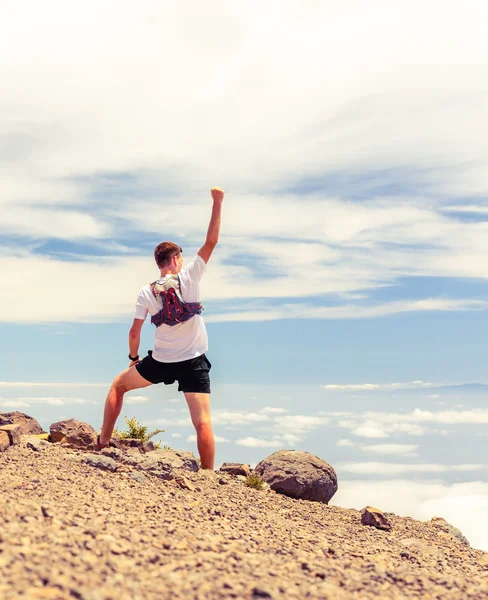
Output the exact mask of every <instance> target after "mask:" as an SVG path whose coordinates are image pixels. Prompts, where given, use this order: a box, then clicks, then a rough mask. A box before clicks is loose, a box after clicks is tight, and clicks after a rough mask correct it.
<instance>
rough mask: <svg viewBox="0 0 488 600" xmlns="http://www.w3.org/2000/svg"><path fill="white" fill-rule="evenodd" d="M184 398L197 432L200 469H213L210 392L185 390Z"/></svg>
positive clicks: (213, 452)
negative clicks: (201, 392)
mask: <svg viewBox="0 0 488 600" xmlns="http://www.w3.org/2000/svg"><path fill="white" fill-rule="evenodd" d="M185 398H186V402H187V404H188V408H189V409H190V416H191V420H192V423H193V426H194V427H195V431H196V433H197V447H198V453H199V454H200V461H201V463H202V469H213V468H214V460H215V441H214V435H213V431H212V423H211V422H210V394H199V393H194V392H185Z"/></svg>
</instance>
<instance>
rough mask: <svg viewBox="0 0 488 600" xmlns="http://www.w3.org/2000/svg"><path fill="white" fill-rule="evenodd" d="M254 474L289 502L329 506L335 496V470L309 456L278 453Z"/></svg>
mask: <svg viewBox="0 0 488 600" xmlns="http://www.w3.org/2000/svg"><path fill="white" fill-rule="evenodd" d="M254 472H255V473H256V474H257V475H259V476H260V477H261V478H262V479H264V481H266V483H269V485H270V487H271V489H272V490H274V491H275V492H278V493H279V494H284V495H285V496H290V498H298V499H301V500H312V501H315V502H323V503H325V504H328V503H329V501H330V499H331V498H332V496H333V495H334V494H335V493H336V492H337V475H336V472H335V471H334V469H333V468H332V467H331V466H330V465H329V464H328V463H326V462H325V460H322V459H321V458H318V457H317V456H314V455H313V454H310V453H308V452H303V451H297V450H279V451H278V452H275V453H273V454H271V455H270V456H268V457H267V458H265V459H264V460H262V461H261V462H260V463H258V464H257V465H256V468H255V469H254Z"/></svg>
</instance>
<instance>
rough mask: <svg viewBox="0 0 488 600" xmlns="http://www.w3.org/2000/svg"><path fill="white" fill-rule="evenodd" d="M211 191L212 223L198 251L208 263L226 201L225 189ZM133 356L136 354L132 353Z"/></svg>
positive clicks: (215, 242)
mask: <svg viewBox="0 0 488 600" xmlns="http://www.w3.org/2000/svg"><path fill="white" fill-rule="evenodd" d="M210 193H211V194H212V199H213V206H212V216H211V217H210V223H209V225H208V231H207V239H206V240H205V244H203V246H202V247H201V248H200V250H199V251H198V256H201V257H202V258H203V260H204V261H205V262H206V263H207V262H208V261H209V259H210V256H211V255H212V252H213V251H214V248H215V246H216V245H217V242H218V241H219V233H220V220H221V214H222V202H223V201H224V190H221V189H220V188H212V189H211V191H210ZM131 356H134V355H133V354H132V355H131Z"/></svg>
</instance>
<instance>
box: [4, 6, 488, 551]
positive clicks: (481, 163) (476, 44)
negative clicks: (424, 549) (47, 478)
mask: <svg viewBox="0 0 488 600" xmlns="http://www.w3.org/2000/svg"><path fill="white" fill-rule="evenodd" d="M487 19H488V5H487V4H486V2H484V1H482V0H466V2H464V3H462V4H461V3H459V2H454V1H447V2H446V1H443V2H439V1H437V0H430V1H429V2H427V3H426V2H419V1H416V0H410V1H409V2H405V1H403V0H398V1H397V2H395V3H392V2H388V1H386V0H371V1H370V2H367V3H365V2H361V1H360V0H344V1H343V2H340V3H338V2H329V1H327V0H322V1H320V2H319V1H314V0H310V2H308V3H306V5H304V4H303V3H301V2H298V1H289V0H279V1H271V0H270V1H269V2H267V3H264V4H263V3H262V2H260V3H258V2H257V1H254V0H248V1H247V2H245V3H244V2H240V3H239V2H233V3H229V2H225V1H224V0H221V1H217V0H209V1H208V2H205V3H196V2H194V3H189V4H188V3H186V4H185V5H175V4H174V3H169V2H166V1H162V2H156V1H149V0H140V1H139V2H137V3H135V2H128V1H123V0H122V1H120V0H119V1H117V2H113V1H110V0H106V1H104V2H102V3H100V2H93V1H91V0H87V1H85V2H83V3H77V4H76V3H75V4H74V3H65V2H64V3H63V2H59V1H55V0H46V1H45V2H43V3H37V2H33V1H29V0H18V1H17V2H16V3H9V4H8V3H4V4H2V5H0V83H1V89H2V94H1V95H0V159H1V160H0V181H1V184H0V205H1V216H0V275H1V281H2V283H1V286H0V336H1V339H2V342H3V343H2V344H1V347H0V364H1V365H2V366H3V369H1V370H0V411H10V410H21V411H23V412H26V413H27V414H30V415H32V416H34V417H35V418H37V419H38V420H39V421H40V422H41V424H42V425H43V426H44V427H45V428H48V427H49V424H50V423H52V422H54V421H57V420H61V419H63V418H77V419H80V420H84V421H86V422H88V423H90V424H92V425H93V426H94V427H96V428H98V427H99V426H100V424H101V419H102V412H103V404H104V400H105V396H106V393H107V390H108V387H109V385H110V382H111V381H112V379H113V377H114V376H115V375H116V374H117V373H119V372H120V371H121V370H123V369H125V368H126V366H127V359H126V357H127V353H128V347H127V333H128V329H129V327H130V324H131V322H132V318H133V312H134V304H135V299H136V297H137V293H138V291H139V289H140V287H141V286H142V285H144V284H146V283H147V282H149V281H152V280H153V279H154V278H155V277H156V276H157V274H158V273H157V270H156V269H155V265H154V264H153V260H152V251H153V248H154V246H155V245H156V244H158V243H159V242H161V241H163V240H171V241H174V242H176V243H178V244H179V245H180V246H182V247H183V250H184V257H185V259H186V260H188V258H190V257H191V256H192V255H194V254H195V253H196V252H197V251H198V248H199V247H200V246H201V245H202V244H203V242H204V239H205V233H206V228H207V225H208V219H209V216H210V209H211V199H210V194H209V190H210V188H211V187H212V186H220V187H222V188H224V189H225V191H226V195H225V200H224V207H223V219H222V229H221V236H220V242H219V245H218V247H217V249H216V250H215V252H214V255H213V256H212V258H211V261H210V263H209V266H208V272H207V273H206V275H205V277H204V279H203V280H202V299H203V304H204V308H205V310H204V319H205V322H206V324H207V329H208V333H209V340H210V345H209V352H208V356H209V359H210V360H211V362H212V365H213V368H212V420H213V424H214V429H215V433H216V436H217V465H219V464H221V463H222V462H226V461H227V462H229V461H236V462H246V463H249V464H252V465H254V464H256V463H257V462H259V461H260V460H262V459H263V458H265V457H266V456H268V455H269V454H271V453H272V452H274V451H276V450H279V449H297V450H305V451H307V452H311V453H312V454H315V455H317V456H319V457H321V458H323V459H324V460H326V461H327V462H329V463H330V464H331V465H332V466H333V467H334V468H335V470H336V472H337V475H338V479H339V491H338V493H337V494H336V496H335V497H334V499H333V500H332V503H334V504H337V505H339V506H345V507H348V508H357V509H361V508H362V507H363V506H365V505H366V504H372V505H377V506H378V507H379V508H381V509H383V510H385V511H389V512H395V513H397V514H400V515H405V516H411V517H414V518H417V519H420V520H428V519H430V518H432V517H433V516H442V517H444V518H446V519H447V520H448V521H449V522H451V523H452V524H453V525H455V526H457V527H459V528H460V529H461V531H462V532H463V533H464V535H466V537H467V538H468V539H469V540H470V542H471V544H472V545H473V546H474V547H476V548H482V549H485V550H487V551H488V472H487V467H486V465H487V464H488V460H487V459H488V451H487V449H486V446H487V445H486V436H487V427H486V425H487V423H488V405H487V397H488V387H487V386H488V377H487V376H486V374H485V360H484V357H485V340H486V339H487V337H488V336H487V334H488V320H487V307H488V301H487V294H486V291H487V283H488V266H487V265H488V261H487V258H488V236H487V233H488V178H487V177H486V172H487V168H488V158H487V157H488V138H487V136H486V131H487V130H488V110H487V108H486V107H487V106H488V86H487V84H486V80H487V77H486V75H487V72H488V39H487V37H486V31H485V24H486V22H487ZM151 327H152V326H151V325H150V323H146V324H145V325H144V328H143V335H142V345H141V352H143V353H145V352H146V351H147V350H148V349H150V348H151V347H152V336H153V330H152V328H151ZM122 416H127V417H132V416H135V417H136V418H137V419H138V420H139V421H140V422H141V423H143V424H146V425H148V427H150V428H162V429H164V430H165V432H164V433H163V434H160V435H158V436H157V438H156V439H159V440H161V441H163V442H164V443H165V444H167V445H169V446H171V447H172V448H177V449H182V450H189V451H192V452H196V444H195V436H194V432H193V430H192V427H191V423H190V421H189V416H188V411H187V408H186V406H185V404H184V399H183V397H182V395H181V394H178V392H177V391H176V387H164V386H163V387H160V386H157V387H152V388H146V389H144V390H140V391H134V392H131V393H130V394H128V396H127V398H126V402H125V404H124V407H123V410H122V415H121V418H120V420H119V422H118V425H119V426H120V427H122V428H123V426H124V422H123V418H122Z"/></svg>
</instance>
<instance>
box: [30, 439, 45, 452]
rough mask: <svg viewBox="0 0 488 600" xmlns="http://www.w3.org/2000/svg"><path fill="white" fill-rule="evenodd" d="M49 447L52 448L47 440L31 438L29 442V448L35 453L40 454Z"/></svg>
mask: <svg viewBox="0 0 488 600" xmlns="http://www.w3.org/2000/svg"><path fill="white" fill-rule="evenodd" d="M47 446H50V444H49V442H46V440H40V439H39V438H36V437H31V438H30V439H29V441H28V442H27V448H30V449H31V450H34V452H40V451H41V450H43V449H44V448H47Z"/></svg>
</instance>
